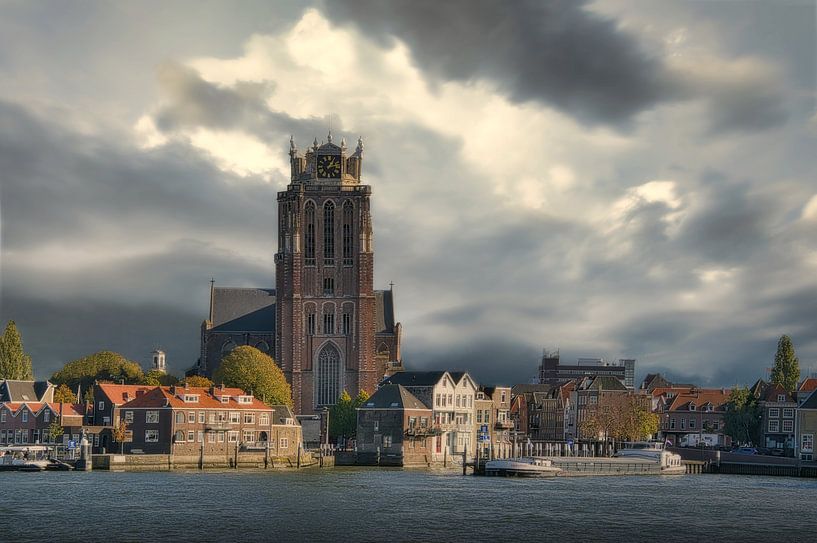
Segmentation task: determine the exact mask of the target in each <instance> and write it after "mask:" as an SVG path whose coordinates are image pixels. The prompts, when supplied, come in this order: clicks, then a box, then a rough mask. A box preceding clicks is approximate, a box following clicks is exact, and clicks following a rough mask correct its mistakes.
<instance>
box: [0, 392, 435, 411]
mask: <svg viewBox="0 0 817 543" xmlns="http://www.w3.org/2000/svg"><path fill="white" fill-rule="evenodd" d="M434 405H435V406H436V407H440V395H439V394H437V395H436V396H434ZM3 416H4V417H5V413H3Z"/></svg>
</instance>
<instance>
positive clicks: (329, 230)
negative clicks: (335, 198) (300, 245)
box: [323, 200, 335, 266]
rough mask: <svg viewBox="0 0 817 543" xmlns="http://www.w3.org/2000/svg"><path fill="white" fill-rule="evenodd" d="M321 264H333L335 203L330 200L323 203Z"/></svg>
mask: <svg viewBox="0 0 817 543" xmlns="http://www.w3.org/2000/svg"><path fill="white" fill-rule="evenodd" d="M323 264H324V265H325V266H334V265H335V204H334V203H333V202H332V201H331V200H330V201H328V202H326V203H325V204H324V205H323Z"/></svg>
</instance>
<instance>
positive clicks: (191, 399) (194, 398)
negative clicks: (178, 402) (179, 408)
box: [184, 394, 199, 422]
mask: <svg viewBox="0 0 817 543" xmlns="http://www.w3.org/2000/svg"><path fill="white" fill-rule="evenodd" d="M198 402H199V395H198V394H185V395H184V403H198ZM193 422H195V421H193Z"/></svg>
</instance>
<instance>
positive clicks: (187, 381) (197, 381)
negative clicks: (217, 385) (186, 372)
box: [179, 375, 213, 388]
mask: <svg viewBox="0 0 817 543" xmlns="http://www.w3.org/2000/svg"><path fill="white" fill-rule="evenodd" d="M179 384H180V385H182V386H184V385H187V386H191V387H203V388H210V387H211V386H213V382H212V381H211V380H210V379H208V378H207V377H204V376H203V375H190V376H188V377H185V378H184V379H182V380H181V381H180V382H179Z"/></svg>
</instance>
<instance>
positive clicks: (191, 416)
mask: <svg viewBox="0 0 817 543" xmlns="http://www.w3.org/2000/svg"><path fill="white" fill-rule="evenodd" d="M187 422H189V423H190V424H194V423H195V422H196V412H195V411H191V412H190V413H188V414H187Z"/></svg>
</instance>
